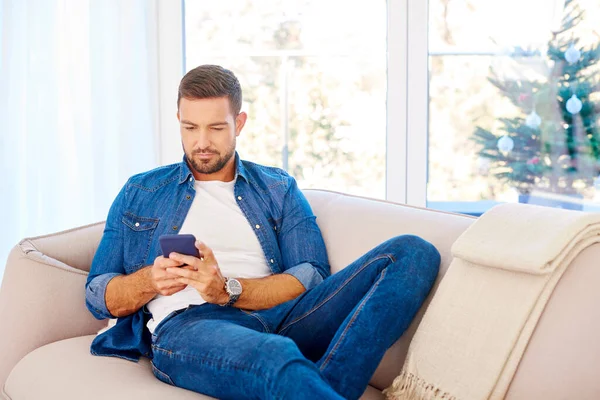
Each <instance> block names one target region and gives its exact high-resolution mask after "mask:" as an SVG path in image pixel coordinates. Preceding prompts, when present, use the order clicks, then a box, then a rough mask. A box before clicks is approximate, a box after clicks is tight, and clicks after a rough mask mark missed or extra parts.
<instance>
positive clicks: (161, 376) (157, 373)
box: [150, 361, 175, 386]
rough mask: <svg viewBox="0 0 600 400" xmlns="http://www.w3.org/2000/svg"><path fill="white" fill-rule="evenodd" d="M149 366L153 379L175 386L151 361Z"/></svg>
mask: <svg viewBox="0 0 600 400" xmlns="http://www.w3.org/2000/svg"><path fill="white" fill-rule="evenodd" d="M150 364H151V365H152V373H153V374H154V376H155V377H157V378H158V380H160V381H162V382H164V383H167V384H169V385H171V386H175V384H174V383H173V380H172V379H171V377H170V376H169V375H167V374H165V373H164V372H162V371H161V370H160V369H158V368H156V365H154V362H153V361H151V362H150Z"/></svg>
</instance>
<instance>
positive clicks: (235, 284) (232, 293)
mask: <svg viewBox="0 0 600 400" xmlns="http://www.w3.org/2000/svg"><path fill="white" fill-rule="evenodd" d="M225 291H226V292H227V294H228V295H229V301H228V302H227V303H225V304H221V305H222V306H223V307H231V306H232V305H234V304H235V302H236V301H237V300H238V299H239V298H240V295H241V294H242V284H241V283H240V281H238V280H237V279H234V278H225Z"/></svg>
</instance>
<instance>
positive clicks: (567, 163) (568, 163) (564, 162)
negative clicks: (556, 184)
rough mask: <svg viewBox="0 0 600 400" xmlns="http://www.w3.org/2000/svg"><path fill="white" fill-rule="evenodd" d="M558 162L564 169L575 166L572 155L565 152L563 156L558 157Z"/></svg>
mask: <svg viewBox="0 0 600 400" xmlns="http://www.w3.org/2000/svg"><path fill="white" fill-rule="evenodd" d="M556 164H557V165H558V166H559V167H561V168H562V169H568V168H571V167H572V166H573V163H572V160H571V157H570V156H569V155H568V154H563V155H562V156H560V157H558V159H557V160H556Z"/></svg>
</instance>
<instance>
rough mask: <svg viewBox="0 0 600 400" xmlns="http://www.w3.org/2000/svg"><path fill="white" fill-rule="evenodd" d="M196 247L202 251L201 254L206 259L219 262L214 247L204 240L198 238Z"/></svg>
mask: <svg viewBox="0 0 600 400" xmlns="http://www.w3.org/2000/svg"><path fill="white" fill-rule="evenodd" d="M196 248H197V249H198V250H199V251H200V254H201V255H202V256H203V257H204V260H205V261H210V262H211V264H212V263H216V262H217V260H216V259H215V255H214V253H213V251H212V249H211V248H210V247H208V246H207V245H206V244H205V243H204V242H201V241H199V240H196Z"/></svg>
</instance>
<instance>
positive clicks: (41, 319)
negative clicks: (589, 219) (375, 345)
mask: <svg viewBox="0 0 600 400" xmlns="http://www.w3.org/2000/svg"><path fill="white" fill-rule="evenodd" d="M306 195H307V197H308V199H309V201H310V203H311V205H312V207H313V210H314V212H315V214H316V215H317V216H318V223H319V226H320V227H321V230H322V232H323V235H324V238H325V242H326V244H327V248H328V250H329V257H330V262H331V266H332V270H333V272H336V271H339V270H340V269H341V268H343V267H344V266H346V265H347V264H348V263H350V262H351V261H352V260H354V259H355V258H357V257H358V256H360V255H361V254H363V253H364V252H365V251H367V250H368V249H370V248H372V247H373V246H375V245H376V244H378V243H380V242H382V241H383V240H385V239H387V238H389V237H392V236H395V235H399V234H405V233H410V234H416V235H419V236H421V237H423V238H425V239H427V240H429V241H430V242H432V243H433V244H434V245H435V246H436V247H437V248H438V249H439V250H440V253H441V254H442V266H441V271H440V278H442V277H443V275H444V274H445V272H446V270H447V268H448V265H449V264H450V261H451V256H450V247H451V244H452V243H453V242H454V241H455V239H456V238H457V237H458V236H459V235H460V234H461V233H462V232H463V231H464V230H465V229H466V228H467V227H468V226H469V225H470V224H472V223H473V222H474V221H475V219H474V218H471V217H467V216H461V215H455V214H448V213H443V212H437V211H432V210H426V209H420V208H413V207H408V206H403V205H398V204H391V203H387V202H382V201H376V200H369V199H364V198H358V197H353V196H348V195H343V194H339V193H332V192H326V191H318V190H309V191H306ZM102 229H103V223H98V224H94V225H88V226H84V227H80V228H76V229H73V230H70V231H66V232H60V233H57V234H53V235H48V236H42V237H37V238H31V239H26V240H23V241H22V242H21V243H19V244H18V245H17V246H15V248H14V249H13V250H12V252H11V254H10V256H9V258H8V264H7V267H6V272H5V275H4V280H3V282H2V287H1V289H0V326H1V329H0V382H2V383H3V385H2V387H3V390H2V394H3V396H4V398H6V399H12V400H29V399H47V400H53V399H61V400H69V399H77V400H79V399H87V400H94V399H115V400H117V399H147V400H151V399H156V400H159V399H160V400H164V399H206V398H208V397H206V396H203V395H200V394H197V393H193V392H190V391H187V390H183V389H179V388H175V387H172V386H169V385H167V384H164V383H162V382H160V381H158V380H157V379H155V378H154V376H153V375H152V372H151V369H150V364H149V361H148V360H147V359H142V361H140V363H137V364H136V363H133V362H129V361H125V360H121V359H117V358H105V357H94V356H92V355H90V353H89V345H90V342H91V340H92V338H93V337H94V334H95V333H96V332H97V331H98V330H99V329H101V328H102V327H104V326H106V324H107V322H108V321H97V320H95V319H94V318H93V317H92V316H91V315H90V314H89V313H88V311H87V309H86V308H85V305H84V283H85V280H86V275H87V272H88V270H89V267H90V263H91V260H92V257H93V255H94V252H95V249H96V247H97V245H98V242H99V240H100V237H101V235H102ZM598 260H600V245H594V246H593V247H591V248H588V249H587V250H585V251H584V252H583V253H582V254H581V255H580V256H579V257H578V258H577V259H576V260H575V261H574V263H573V265H572V266H571V268H570V269H569V270H568V271H567V272H566V274H565V275H564V277H563V278H562V280H561V282H560V283H559V284H558V286H557V288H556V290H555V292H554V294H553V296H552V298H551V299H550V301H549V303H548V306H547V308H546V311H545V313H544V314H543V316H542V318H541V320H540V322H539V324H538V326H537V329H536V331H535V332H534V335H533V337H532V340H531V342H530V344H529V346H528V348H527V350H526V353H525V355H524V357H523V359H522V361H521V363H520V366H519V368H518V370H517V373H516V375H515V377H514V380H513V382H512V384H511V386H510V389H509V392H508V395H507V397H506V398H507V399H527V400H529V399H545V400H554V399H556V400H558V399H577V400H585V399H590V400H591V399H600V379H599V375H600V339H599V337H600V336H599V335H600V329H599V328H600V306H599V304H600V291H599V290H598V289H597V288H598V283H599V282H600V266H599V265H598ZM430 297H431V296H430ZM424 309H425V307H423V309H422V310H421V312H420V314H419V315H418V316H417V318H416V319H415V321H414V322H413V324H412V326H411V327H410V329H409V331H408V332H406V333H405V334H404V336H403V337H402V338H401V339H400V340H399V341H398V342H397V343H396V344H395V345H394V346H392V348H390V349H389V350H388V352H387V354H386V355H385V357H384V359H383V361H382V362H381V364H380V366H379V368H378V369H377V371H376V373H375V374H374V376H373V378H372V380H371V384H370V386H369V387H368V389H367V391H366V392H365V394H364V395H363V397H362V399H382V398H383V396H382V394H381V389H383V388H385V387H387V386H388V385H389V384H390V383H391V382H392V380H393V378H394V377H395V376H396V375H397V374H398V373H399V371H400V368H401V366H402V363H403V360H404V357H405V354H406V351H407V348H408V345H409V342H410V340H411V337H412V335H413V333H414V331H415V329H416V328H417V325H418V323H419V320H420V318H421V316H422V314H423V312H424ZM382 329H385V327H382ZM364 345H365V346H368V345H369V344H368V343H365V344H364ZM465 400H469V399H465Z"/></svg>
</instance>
